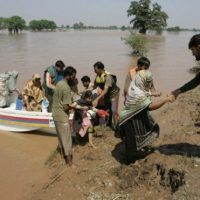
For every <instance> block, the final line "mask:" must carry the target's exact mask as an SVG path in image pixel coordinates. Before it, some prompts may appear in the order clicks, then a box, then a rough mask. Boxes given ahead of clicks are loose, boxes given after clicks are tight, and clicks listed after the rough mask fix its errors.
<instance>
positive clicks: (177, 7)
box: [0, 0, 200, 28]
mask: <svg viewBox="0 0 200 200" xmlns="http://www.w3.org/2000/svg"><path fill="white" fill-rule="evenodd" d="M130 2H131V0H0V17H11V16H13V15H18V16H21V17H22V18H24V19H25V20H26V22H29V21H31V20H33V19H48V20H54V21H55V22H56V24H57V25H73V24H74V23H76V22H80V21H81V22H83V23H84V24H85V25H93V26H109V25H117V26H122V25H126V26H127V25H129V21H130V20H131V18H128V17H127V9H128V8H129V6H130ZM152 2H153V3H155V2H157V3H158V4H159V5H161V6H162V10H163V11H165V12H166V13H167V14H168V16H169V19H168V27H171V26H180V27H181V28H200V20H199V19H200V11H199V9H200V0H152Z"/></svg>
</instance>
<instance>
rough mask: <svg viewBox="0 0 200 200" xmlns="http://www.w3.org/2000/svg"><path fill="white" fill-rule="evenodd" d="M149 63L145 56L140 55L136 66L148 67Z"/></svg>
mask: <svg viewBox="0 0 200 200" xmlns="http://www.w3.org/2000/svg"><path fill="white" fill-rule="evenodd" d="M150 64H151V63H150V61H149V59H148V58H146V57H141V58H139V59H138V61H137V66H138V67H142V66H145V67H147V68H149V66H150Z"/></svg>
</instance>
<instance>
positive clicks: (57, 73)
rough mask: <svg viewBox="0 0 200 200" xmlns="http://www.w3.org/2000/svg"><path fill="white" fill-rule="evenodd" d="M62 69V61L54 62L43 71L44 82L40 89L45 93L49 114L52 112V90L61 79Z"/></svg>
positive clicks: (63, 65) (63, 66)
mask: <svg viewBox="0 0 200 200" xmlns="http://www.w3.org/2000/svg"><path fill="white" fill-rule="evenodd" d="M64 68H65V64H64V62H63V61H62V60H58V61H56V63H55V65H51V66H49V67H47V69H46V70H45V71H44V82H43V84H42V87H43V89H44V91H45V96H46V97H47V99H48V101H49V107H48V111H49V112H51V110H52V102H53V93H54V89H55V87H56V84H57V83H58V82H59V81H60V80H62V79H63V70H64Z"/></svg>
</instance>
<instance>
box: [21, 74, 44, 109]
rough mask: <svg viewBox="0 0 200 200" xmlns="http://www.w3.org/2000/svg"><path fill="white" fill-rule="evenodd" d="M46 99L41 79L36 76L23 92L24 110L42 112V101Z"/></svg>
mask: <svg viewBox="0 0 200 200" xmlns="http://www.w3.org/2000/svg"><path fill="white" fill-rule="evenodd" d="M43 99H45V95H44V92H43V90H42V85H41V77H40V75H39V74H34V75H33V77H32V79H30V80H29V81H28V82H27V83H26V85H25V87H24V88H23V91H22V100H23V109H24V110H26V111H36V112H41V111H42V101H43Z"/></svg>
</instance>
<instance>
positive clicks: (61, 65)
mask: <svg viewBox="0 0 200 200" xmlns="http://www.w3.org/2000/svg"><path fill="white" fill-rule="evenodd" d="M55 65H56V67H59V68H64V67H65V64H64V62H63V61H62V60H58V61H56V64H55Z"/></svg>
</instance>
